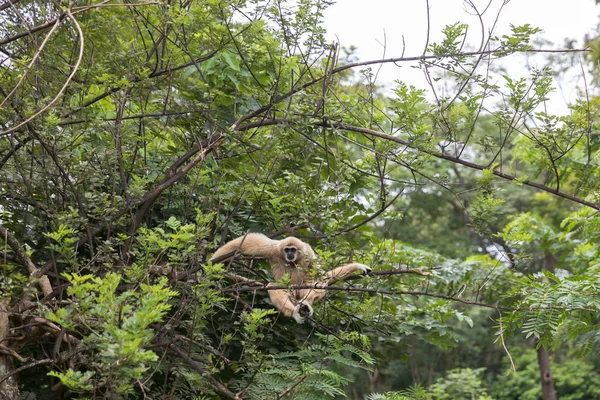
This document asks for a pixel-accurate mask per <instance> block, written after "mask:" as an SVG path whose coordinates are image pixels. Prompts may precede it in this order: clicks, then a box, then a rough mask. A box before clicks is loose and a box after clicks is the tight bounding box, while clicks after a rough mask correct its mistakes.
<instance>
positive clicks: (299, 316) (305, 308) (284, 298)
mask: <svg viewBox="0 0 600 400" xmlns="http://www.w3.org/2000/svg"><path fill="white" fill-rule="evenodd" d="M267 286H277V284H275V283H269V284H268V285H267ZM269 297H270V298H271V303H273V305H274V306H275V308H277V309H278V310H279V311H281V312H282V313H283V314H284V315H287V316H288V317H292V318H294V319H295V320H296V322H297V323H299V324H301V323H303V322H304V321H305V320H306V318H308V317H310V316H312V315H313V309H312V307H311V306H310V304H309V303H307V302H306V301H303V300H300V301H297V300H296V299H295V298H294V297H292V296H290V295H289V294H288V293H287V292H286V291H285V290H283V289H277V290H269Z"/></svg>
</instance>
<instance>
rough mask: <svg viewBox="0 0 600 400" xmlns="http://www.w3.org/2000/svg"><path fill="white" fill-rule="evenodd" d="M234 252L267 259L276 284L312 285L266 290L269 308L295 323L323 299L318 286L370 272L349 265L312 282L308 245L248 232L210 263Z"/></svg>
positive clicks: (310, 253) (215, 256)
mask: <svg viewBox="0 0 600 400" xmlns="http://www.w3.org/2000/svg"><path fill="white" fill-rule="evenodd" d="M234 252H236V253H240V254H243V255H248V256H257V257H265V258H267V259H268V260H269V264H271V269H272V271H273V276H274V277H275V281H279V280H280V279H281V278H283V276H284V275H286V274H287V275H288V276H289V277H290V283H291V284H293V285H303V286H308V285H314V287H313V288H310V289H295V290H293V291H292V292H291V293H290V292H289V291H288V290H284V289H274V290H269V291H268V292H269V296H270V297H271V302H272V303H273V305H274V306H275V307H276V308H277V309H278V310H279V311H281V312H282V313H284V314H285V315H287V316H288V317H292V318H294V319H295V320H296V322H297V323H299V324H301V323H303V322H304V321H305V320H306V319H307V318H309V317H310V316H312V314H313V309H312V304H313V303H314V302H315V301H318V300H321V299H322V298H323V297H325V294H326V292H327V291H326V290H324V289H319V287H326V286H328V285H329V284H331V283H333V282H334V281H336V280H343V279H345V278H346V277H348V276H349V275H350V274H352V273H353V272H355V271H362V272H363V273H364V274H369V273H371V268H370V267H368V266H366V265H364V264H358V263H351V264H347V265H343V266H341V267H338V268H336V269H334V270H331V271H328V272H327V273H326V274H325V277H324V278H323V279H317V280H315V279H314V278H311V277H310V275H309V273H308V271H309V270H310V269H311V267H312V264H313V262H316V260H317V256H316V254H315V252H314V251H313V249H312V247H310V245H309V244H307V243H304V242H303V241H301V240H300V239H297V238H295V237H288V238H285V239H282V240H273V239H270V238H268V237H267V236H265V235H263V234H262V233H248V234H247V235H245V236H241V237H239V238H237V239H234V240H232V241H230V242H228V243H226V244H224V245H223V246H222V247H220V248H219V249H218V250H217V251H216V252H215V254H213V256H212V257H211V261H212V260H216V259H217V258H219V257H223V256H225V255H227V254H230V253H234ZM267 286H277V284H276V283H269V284H268V285H267Z"/></svg>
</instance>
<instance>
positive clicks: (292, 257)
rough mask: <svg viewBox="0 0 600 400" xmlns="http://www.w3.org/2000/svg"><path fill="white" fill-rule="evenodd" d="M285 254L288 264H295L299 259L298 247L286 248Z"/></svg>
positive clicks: (284, 249)
mask: <svg viewBox="0 0 600 400" xmlns="http://www.w3.org/2000/svg"><path fill="white" fill-rule="evenodd" d="M283 252H284V253H285V260H286V261H287V262H294V261H296V259H297V258H298V250H297V249H296V246H286V247H284V248H283Z"/></svg>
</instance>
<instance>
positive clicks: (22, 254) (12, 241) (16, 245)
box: [0, 225, 52, 296]
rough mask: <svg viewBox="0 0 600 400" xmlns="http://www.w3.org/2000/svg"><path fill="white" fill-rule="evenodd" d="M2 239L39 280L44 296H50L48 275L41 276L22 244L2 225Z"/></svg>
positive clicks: (0, 231) (0, 227) (0, 230)
mask: <svg viewBox="0 0 600 400" xmlns="http://www.w3.org/2000/svg"><path fill="white" fill-rule="evenodd" d="M0 239H2V240H4V241H6V243H7V244H8V246H9V247H10V248H11V249H12V251H13V252H14V253H15V256H16V257H17V259H18V260H19V262H20V263H21V264H23V265H25V266H26V267H27V270H28V271H29V274H30V275H31V276H33V277H36V278H38V279H39V284H40V289H41V290H42V293H43V294H44V296H48V295H49V294H50V293H52V286H51V285H50V281H49V280H48V277H47V276H46V275H42V276H39V270H38V267H36V266H35V264H34V263H33V261H31V258H29V255H27V252H26V251H25V249H24V248H23V246H22V245H21V243H20V242H19V241H18V240H17V239H16V238H15V237H14V236H13V234H12V233H10V232H9V231H8V229H6V228H5V227H3V226H1V225H0Z"/></svg>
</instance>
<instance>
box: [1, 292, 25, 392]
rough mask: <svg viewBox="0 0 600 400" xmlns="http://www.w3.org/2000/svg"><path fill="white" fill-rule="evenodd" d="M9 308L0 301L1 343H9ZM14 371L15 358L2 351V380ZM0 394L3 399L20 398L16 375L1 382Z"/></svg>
mask: <svg viewBox="0 0 600 400" xmlns="http://www.w3.org/2000/svg"><path fill="white" fill-rule="evenodd" d="M8 328H9V325H8V308H7V307H6V304H4V303H1V302H0V344H3V345H5V346H7V345H8V333H9V332H8ZM13 371H14V365H13V359H12V357H11V356H9V355H5V354H2V353H0V380H2V379H3V378H4V377H5V376H7V375H8V374H10V373H12V372H13ZM0 394H1V395H2V399H3V400H19V399H20V398H21V394H20V393H19V387H18V383H17V378H16V376H15V375H13V376H11V377H10V378H7V379H4V380H3V381H2V382H1V383H0Z"/></svg>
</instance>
